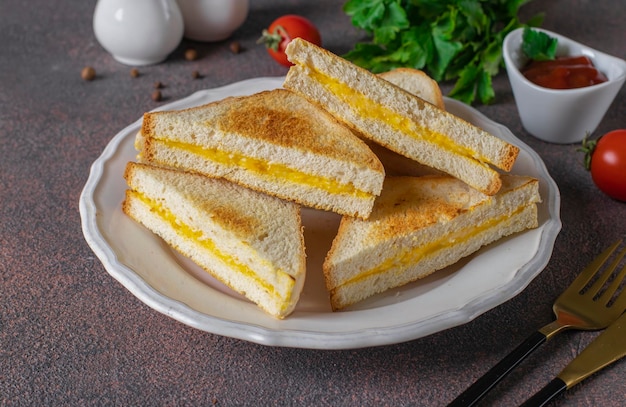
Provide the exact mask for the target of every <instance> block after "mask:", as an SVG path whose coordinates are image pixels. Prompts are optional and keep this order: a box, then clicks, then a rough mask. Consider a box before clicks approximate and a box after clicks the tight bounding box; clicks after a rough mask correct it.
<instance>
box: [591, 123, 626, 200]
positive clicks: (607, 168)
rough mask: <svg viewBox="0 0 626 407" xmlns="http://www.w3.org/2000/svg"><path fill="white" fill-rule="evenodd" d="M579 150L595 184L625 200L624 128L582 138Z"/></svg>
mask: <svg viewBox="0 0 626 407" xmlns="http://www.w3.org/2000/svg"><path fill="white" fill-rule="evenodd" d="M581 150H582V151H583V152H585V153H586V157H585V166H586V167H587V169H588V170H589V171H590V172H591V178H592V179H593V182H594V183H595V184H596V186H597V187H598V188H599V189H600V190H601V191H602V192H604V193H605V194H607V195H608V196H610V197H612V198H615V199H617V200H620V201H624V202H626V129H618V130H613V131H610V132H608V133H606V134H605V135H603V136H602V137H600V138H599V139H598V140H584V141H583V147H582V149H581Z"/></svg>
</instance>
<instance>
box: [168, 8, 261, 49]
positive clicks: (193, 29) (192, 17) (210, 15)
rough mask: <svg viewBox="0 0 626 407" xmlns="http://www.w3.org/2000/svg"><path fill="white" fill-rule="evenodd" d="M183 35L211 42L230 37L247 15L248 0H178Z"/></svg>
mask: <svg viewBox="0 0 626 407" xmlns="http://www.w3.org/2000/svg"><path fill="white" fill-rule="evenodd" d="M178 5H179V6H180V10H181V12H182V14H183V20H184V22H185V37H186V38H189V39H191V40H196V41H204V42H213V41H221V40H225V39H226V38H228V37H230V36H231V35H232V33H233V32H234V31H235V30H236V29H237V28H239V27H240V26H241V25H242V24H243V23H244V21H245V20H246V17H248V9H249V1H248V0H178Z"/></svg>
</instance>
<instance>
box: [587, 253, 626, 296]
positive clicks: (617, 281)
mask: <svg viewBox="0 0 626 407" xmlns="http://www.w3.org/2000/svg"><path fill="white" fill-rule="evenodd" d="M624 254H626V248H625V249H624V250H622V251H621V252H620V253H618V254H617V255H616V256H615V259H613V261H612V262H611V265H610V266H608V267H607V269H606V270H605V271H604V274H603V275H602V276H601V277H600V278H599V279H598V281H596V282H595V283H594V284H593V285H592V286H591V287H590V288H589V295H591V296H593V297H595V296H596V295H597V294H598V293H599V292H600V290H601V289H602V287H603V286H604V284H605V283H606V282H607V281H608V279H609V278H610V277H611V275H613V271H614V270H615V269H616V268H617V266H619V264H620V262H621V261H622V259H623V258H624ZM620 284H621V279H620V278H617V277H616V278H615V279H614V280H613V282H612V283H611V285H610V286H609V287H608V288H607V289H606V290H605V291H604V293H603V294H602V295H601V296H600V300H601V301H602V303H603V304H606V303H608V302H609V301H610V299H611V297H613V294H614V293H615V291H616V290H617V289H618V288H619V286H620ZM607 297H608V298H607Z"/></svg>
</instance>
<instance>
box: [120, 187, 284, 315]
mask: <svg viewBox="0 0 626 407" xmlns="http://www.w3.org/2000/svg"><path fill="white" fill-rule="evenodd" d="M131 194H133V195H134V196H135V197H136V198H137V199H139V200H140V201H141V202H143V203H144V205H146V206H148V207H149V208H150V210H151V211H152V213H154V214H156V215H157V216H159V217H160V218H161V219H163V220H164V221H166V222H167V223H168V224H169V225H170V226H171V227H172V229H174V230H175V231H176V233H177V234H178V235H179V236H182V237H183V238H184V239H189V240H193V241H194V242H196V243H198V244H200V245H201V246H202V247H203V248H204V249H206V250H208V251H209V252H211V254H212V255H213V256H215V257H217V258H218V259H219V260H220V261H221V262H223V263H224V264H226V265H227V266H228V267H229V268H231V269H232V270H234V271H236V272H237V273H240V274H243V275H245V276H246V277H248V278H250V279H252V280H254V282H255V283H256V284H257V285H259V286H260V287H262V288H263V290H265V291H267V292H268V293H269V294H270V295H271V296H273V297H277V298H279V299H280V300H281V301H285V298H283V297H282V296H281V295H280V293H279V292H277V290H276V288H275V287H274V286H273V285H272V284H270V283H269V282H267V281H265V280H263V279H261V278H260V277H259V276H258V275H257V274H256V273H255V272H254V271H253V270H252V269H251V268H250V267H248V266H247V265H245V264H242V263H240V262H239V261H238V260H237V259H236V258H234V257H233V256H230V255H228V254H226V253H224V252H222V251H221V250H219V249H218V248H217V246H216V245H215V242H214V241H212V240H211V239H207V238H203V234H202V232H201V231H198V230H194V229H192V228H191V227H190V226H188V225H186V224H184V223H181V222H180V221H179V220H178V219H177V218H176V216H175V215H174V214H173V213H172V212H171V211H170V210H168V209H167V208H165V207H163V206H162V205H160V204H159V203H158V202H156V201H154V200H152V199H150V198H148V197H147V196H145V195H144V194H142V193H140V192H137V191H131ZM275 273H276V278H277V280H278V281H279V284H280V285H281V286H285V285H286V286H287V287H288V288H289V290H288V291H289V292H291V291H292V289H293V286H294V280H293V278H292V277H291V276H290V275H289V274H287V273H285V272H284V271H282V270H275ZM287 305H288V304H284V305H283V307H282V308H283V309H284V308H286V307H287Z"/></svg>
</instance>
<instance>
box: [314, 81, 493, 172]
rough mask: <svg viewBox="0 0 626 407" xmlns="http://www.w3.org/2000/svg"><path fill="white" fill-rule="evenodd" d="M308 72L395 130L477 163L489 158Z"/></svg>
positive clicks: (366, 114) (359, 110)
mask: <svg viewBox="0 0 626 407" xmlns="http://www.w3.org/2000/svg"><path fill="white" fill-rule="evenodd" d="M309 75H310V76H311V77H312V78H313V79H315V80H316V81H317V82H319V83H320V84H322V85H323V86H324V87H325V88H326V89H328V90H329V91H330V92H332V93H333V94H334V95H336V96H337V97H338V98H339V99H340V100H341V101H342V102H344V103H346V104H348V105H349V106H350V107H351V108H353V109H354V110H355V111H356V112H357V113H358V115H359V116H362V117H367V118H370V119H373V120H379V121H382V122H384V123H387V124H388V125H389V126H391V127H392V128H393V129H395V130H396V131H400V132H402V133H405V134H408V135H410V136H411V137H413V138H415V139H418V140H424V141H427V142H430V143H433V144H436V145H438V146H440V147H442V148H443V149H445V150H448V151H450V152H452V153H454V154H458V155H461V156H464V157H469V158H472V159H474V160H476V161H478V162H479V163H480V164H481V165H484V166H486V164H485V162H489V160H488V159H487V158H486V157H483V156H481V155H480V154H478V152H476V151H474V150H472V149H470V148H468V147H465V146H462V145H459V144H457V143H455V142H454V140H453V139H451V138H450V137H448V136H446V135H445V134H443V133H439V132H436V131H433V130H431V129H428V128H426V127H424V126H420V125H419V124H418V123H416V122H415V121H413V120H411V119H409V118H407V117H404V116H402V115H400V114H398V113H396V112H394V111H393V110H391V109H389V108H388V107H386V106H384V105H382V104H380V103H377V102H375V101H373V100H371V99H370V98H368V97H367V96H365V95H364V94H363V93H361V92H359V91H357V90H355V89H353V88H351V87H349V86H348V85H346V84H345V83H342V82H340V81H338V80H336V79H334V78H331V77H329V76H327V75H325V74H323V73H321V72H319V71H314V70H311V71H310V74H309Z"/></svg>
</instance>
